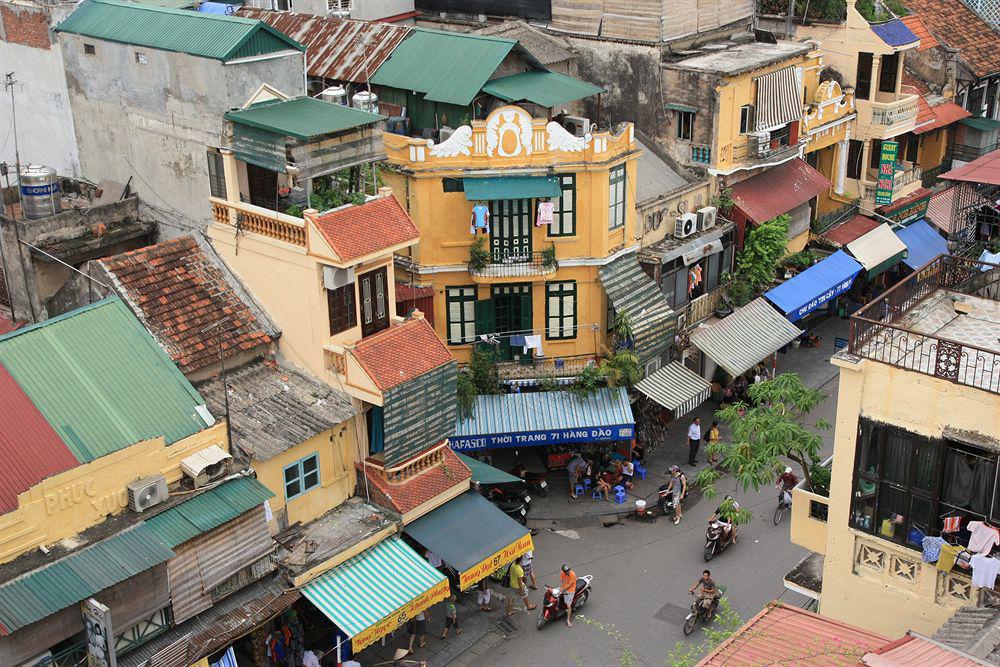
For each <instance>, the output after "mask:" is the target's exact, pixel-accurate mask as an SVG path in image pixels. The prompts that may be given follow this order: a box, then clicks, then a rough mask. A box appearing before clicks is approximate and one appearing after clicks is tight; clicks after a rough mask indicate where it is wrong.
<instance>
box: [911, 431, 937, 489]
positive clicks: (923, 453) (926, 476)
mask: <svg viewBox="0 0 1000 667" xmlns="http://www.w3.org/2000/svg"><path fill="white" fill-rule="evenodd" d="M913 457H914V459H915V462H914V475H913V488H914V489H915V490H920V491H925V492H927V493H933V492H934V483H935V481H936V480H937V475H936V474H935V472H936V469H937V458H938V448H937V444H935V443H934V442H933V441H931V440H926V439H920V440H918V441H917V442H916V444H915V446H914V448H913Z"/></svg>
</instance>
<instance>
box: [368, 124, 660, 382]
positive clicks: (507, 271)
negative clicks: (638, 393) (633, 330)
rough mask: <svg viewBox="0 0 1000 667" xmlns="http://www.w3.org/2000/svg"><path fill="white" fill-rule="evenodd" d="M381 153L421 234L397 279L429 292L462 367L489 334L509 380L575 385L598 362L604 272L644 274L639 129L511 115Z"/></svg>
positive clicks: (396, 144) (405, 140) (406, 141)
mask: <svg viewBox="0 0 1000 667" xmlns="http://www.w3.org/2000/svg"><path fill="white" fill-rule="evenodd" d="M578 135H579V136H578ZM385 144H386V153H387V155H388V163H389V165H390V166H391V168H392V169H391V171H390V172H389V173H386V174H385V175H384V178H385V182H386V183H387V184H389V185H391V186H392V190H393V194H394V195H395V196H396V197H397V198H398V200H399V202H400V203H401V204H402V205H403V207H404V208H405V209H406V210H407V212H408V213H409V215H410V217H411V218H412V220H413V221H414V223H415V224H416V225H417V227H418V228H419V229H420V243H419V245H417V246H415V247H412V248H410V249H409V250H408V252H406V253H403V254H404V255H405V256H404V257H402V258H400V257H399V256H397V269H400V268H401V269H402V270H401V271H399V273H398V278H399V279H401V280H407V281H409V282H410V283H411V284H414V285H420V286H430V287H432V288H433V304H434V306H433V311H434V312H433V315H434V329H435V331H436V332H437V334H438V336H440V338H441V339H442V340H444V341H446V342H447V343H448V346H449V348H450V349H451V351H452V353H453V354H454V356H455V357H456V358H457V359H458V360H459V361H460V362H466V361H468V360H469V356H470V353H471V349H472V346H473V343H474V342H476V341H482V340H483V337H487V338H488V339H489V341H491V342H494V343H496V345H497V349H498V353H499V358H500V359H501V360H502V361H507V362H511V363H509V364H506V365H505V364H501V368H502V372H504V367H505V366H506V370H507V371H509V373H510V374H511V375H512V376H516V375H517V373H516V371H517V368H518V364H525V363H527V362H529V361H530V362H531V367H532V370H531V371H530V373H533V374H537V373H539V372H555V373H557V374H569V373H571V372H575V371H578V370H579V369H580V368H581V367H582V365H583V364H585V363H586V362H587V361H589V360H590V359H593V358H594V356H595V355H598V354H600V353H601V351H602V349H603V348H604V346H605V345H606V341H607V332H608V314H609V302H608V299H607V298H606V288H605V287H604V286H603V285H602V278H601V277H600V276H599V272H600V270H601V269H602V267H607V266H609V265H610V264H611V263H612V262H613V261H614V260H616V259H618V258H624V257H628V258H629V260H630V261H631V264H632V265H634V266H635V270H637V271H638V263H637V262H636V261H634V256H633V255H632V254H631V251H632V250H634V248H635V247H636V246H637V237H638V236H639V234H638V232H637V228H636V214H635V204H636V201H635V192H636V164H637V160H638V157H639V154H640V150H639V148H638V146H637V144H636V141H635V137H634V133H633V126H632V125H631V124H630V123H623V124H621V125H619V126H618V127H616V128H614V130H613V131H611V132H599V131H595V132H587V133H576V134H574V133H572V132H570V131H568V130H567V129H566V128H565V127H564V126H563V125H560V124H559V123H558V122H556V121H549V120H546V119H545V118H532V117H531V116H530V115H529V113H528V112H527V111H525V110H524V109H522V108H520V107H516V106H507V107H503V108H500V109H497V110H496V111H494V112H492V113H491V114H489V116H488V117H487V118H486V119H485V120H477V121H472V123H471V124H470V125H463V126H461V127H459V128H457V129H456V130H455V131H454V133H453V134H452V135H451V136H450V137H449V138H447V139H446V140H444V141H442V142H441V143H435V142H433V141H429V140H426V139H419V138H410V137H404V136H399V135H393V134H386V135H385ZM635 314H636V315H637V314H638V313H635ZM535 376H536V377H537V375H535Z"/></svg>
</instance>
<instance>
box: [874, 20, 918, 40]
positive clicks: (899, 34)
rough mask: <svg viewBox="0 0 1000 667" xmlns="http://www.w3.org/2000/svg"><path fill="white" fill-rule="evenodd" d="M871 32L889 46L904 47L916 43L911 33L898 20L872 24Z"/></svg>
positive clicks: (914, 36) (915, 37) (915, 38)
mask: <svg viewBox="0 0 1000 667" xmlns="http://www.w3.org/2000/svg"><path fill="white" fill-rule="evenodd" d="M872 32H874V33H875V34H876V35H878V36H879V38H880V39H881V40H882V41H883V42H885V43H886V44H888V45H889V46H904V45H906V44H913V43H914V42H916V41H918V38H917V36H916V35H914V34H913V31H912V30H910V29H909V28H907V27H906V24H905V23H903V22H902V21H900V20H899V19H893V20H891V21H887V22H886V23H873V24H872Z"/></svg>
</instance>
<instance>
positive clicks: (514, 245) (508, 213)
mask: <svg viewBox="0 0 1000 667" xmlns="http://www.w3.org/2000/svg"><path fill="white" fill-rule="evenodd" d="M490 223H491V224H490V228H491V233H490V248H491V251H492V254H493V261H494V262H495V263H508V264H521V263H525V262H530V261H531V200H530V199H495V200H491V201H490ZM501 331H503V329H501Z"/></svg>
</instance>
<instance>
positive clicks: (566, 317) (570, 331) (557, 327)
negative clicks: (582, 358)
mask: <svg viewBox="0 0 1000 667" xmlns="http://www.w3.org/2000/svg"><path fill="white" fill-rule="evenodd" d="M545 321H546V325H545V337H546V338H548V339H561V338H576V281H573V280H570V281H566V282H558V283H545Z"/></svg>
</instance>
